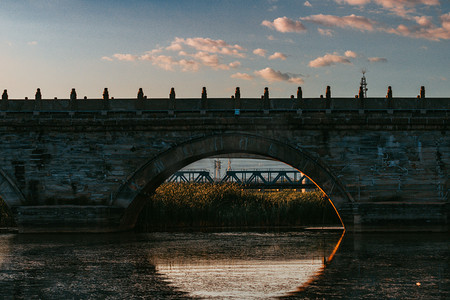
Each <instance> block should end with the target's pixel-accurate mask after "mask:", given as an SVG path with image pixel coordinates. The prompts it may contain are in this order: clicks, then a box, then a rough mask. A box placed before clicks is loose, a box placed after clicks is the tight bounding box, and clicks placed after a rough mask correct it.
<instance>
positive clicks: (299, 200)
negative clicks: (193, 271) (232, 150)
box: [136, 183, 340, 231]
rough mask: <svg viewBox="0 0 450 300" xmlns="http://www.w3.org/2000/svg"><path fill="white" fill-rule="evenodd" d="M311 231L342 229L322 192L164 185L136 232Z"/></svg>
mask: <svg viewBox="0 0 450 300" xmlns="http://www.w3.org/2000/svg"><path fill="white" fill-rule="evenodd" d="M310 225H315V226H322V225H340V222H339V218H338V216H337V214H336V212H335V211H334V209H333V207H332V205H331V204H330V202H329V201H328V199H327V198H325V197H324V195H323V193H322V192H320V191H313V192H305V193H301V192H297V191H293V190H284V191H279V192H258V191H251V190H245V189H242V187H241V186H240V185H238V184H230V183H227V184H206V183H164V184H163V185H161V186H160V187H159V188H158V189H157V190H156V193H155V194H154V195H153V196H152V197H151V198H150V199H149V201H148V203H147V204H146V205H145V207H144V209H143V210H142V212H141V214H140V216H139V219H138V223H137V226H136V229H137V230H138V231H153V230H167V229H177V228H198V227H294V226H295V227H296V226H310Z"/></svg>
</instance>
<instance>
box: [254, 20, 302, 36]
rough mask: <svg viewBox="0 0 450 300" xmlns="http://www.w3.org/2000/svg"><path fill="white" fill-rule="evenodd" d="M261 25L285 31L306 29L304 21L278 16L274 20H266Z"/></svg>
mask: <svg viewBox="0 0 450 300" xmlns="http://www.w3.org/2000/svg"><path fill="white" fill-rule="evenodd" d="M261 25H263V26H266V27H269V28H271V29H275V30H276V31H279V32H283V33H286V32H303V31H306V28H305V26H303V24H302V22H300V21H294V20H291V19H289V18H288V17H282V18H277V19H275V20H273V22H270V21H267V20H264V21H263V22H262V23H261Z"/></svg>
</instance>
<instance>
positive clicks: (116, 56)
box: [113, 53, 138, 61]
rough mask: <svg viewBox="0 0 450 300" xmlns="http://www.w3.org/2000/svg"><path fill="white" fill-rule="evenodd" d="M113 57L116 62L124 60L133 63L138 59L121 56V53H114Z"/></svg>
mask: <svg viewBox="0 0 450 300" xmlns="http://www.w3.org/2000/svg"><path fill="white" fill-rule="evenodd" d="M113 57H114V58H115V59H117V60H124V61H135V60H137V59H138V56H137V55H132V54H121V53H116V54H114V55H113Z"/></svg>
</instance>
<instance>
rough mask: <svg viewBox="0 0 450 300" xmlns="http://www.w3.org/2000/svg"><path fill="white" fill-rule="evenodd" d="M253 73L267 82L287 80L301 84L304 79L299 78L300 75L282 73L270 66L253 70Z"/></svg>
mask: <svg viewBox="0 0 450 300" xmlns="http://www.w3.org/2000/svg"><path fill="white" fill-rule="evenodd" d="M254 74H255V75H256V76H258V77H262V78H264V79H265V80H267V81H268V82H274V81H287V82H291V83H296V84H303V83H304V81H303V79H302V78H301V75H298V74H291V73H282V72H280V71H275V70H274V69H272V68H265V69H262V70H259V71H255V72H254Z"/></svg>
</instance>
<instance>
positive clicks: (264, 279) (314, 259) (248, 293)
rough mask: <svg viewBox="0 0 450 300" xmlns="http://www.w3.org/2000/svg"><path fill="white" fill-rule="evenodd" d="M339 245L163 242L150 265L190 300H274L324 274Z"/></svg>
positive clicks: (317, 239) (289, 238)
mask: <svg viewBox="0 0 450 300" xmlns="http://www.w3.org/2000/svg"><path fill="white" fill-rule="evenodd" d="M341 238H342V237H341ZM337 240H338V241H340V239H339V235H336V234H334V233H333V234H319V233H315V234H312V233H309V234H308V233H304V232H303V233H277V234H273V233H266V234H255V233H235V234H213V235H206V236H204V237H203V238H201V237H199V236H196V238H195V240H194V241H193V242H192V241H185V242H183V243H179V241H178V240H165V241H161V242H160V243H158V245H159V248H158V249H152V252H151V259H152V263H153V264H154V265H155V266H156V269H157V270H158V272H159V273H161V274H163V275H164V276H165V277H167V280H168V282H170V284H171V285H172V286H176V287H177V288H179V289H181V290H183V291H185V292H188V293H189V295H191V296H197V297H201V298H219V299H223V298H226V299H232V298H235V299H242V298H246V299H261V298H272V297H280V296H284V295H287V294H288V293H289V292H291V291H293V290H295V289H296V288H297V287H300V286H303V285H304V284H306V283H307V282H309V281H311V280H312V279H313V278H314V277H315V276H316V274H318V273H320V272H322V270H323V268H324V261H327V260H331V259H332V256H333V255H334V252H335V249H336V243H337ZM338 243H339V242H338ZM163 248H164V249H166V250H167V252H164V251H163ZM327 257H328V259H327Z"/></svg>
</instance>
